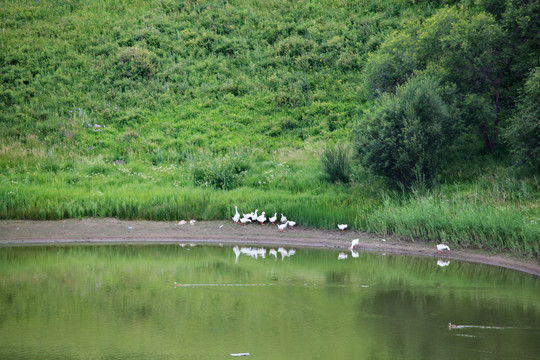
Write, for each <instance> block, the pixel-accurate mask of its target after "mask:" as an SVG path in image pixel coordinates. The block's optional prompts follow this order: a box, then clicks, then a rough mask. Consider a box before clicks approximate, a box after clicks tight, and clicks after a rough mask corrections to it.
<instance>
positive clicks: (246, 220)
mask: <svg viewBox="0 0 540 360" xmlns="http://www.w3.org/2000/svg"><path fill="white" fill-rule="evenodd" d="M248 222H251V219H248V218H246V217H243V218H241V219H240V223H242V225H246V224H247V223H248Z"/></svg>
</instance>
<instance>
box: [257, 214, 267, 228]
mask: <svg viewBox="0 0 540 360" xmlns="http://www.w3.org/2000/svg"><path fill="white" fill-rule="evenodd" d="M265 215H266V213H265V212H264V211H263V212H262V214H261V216H258V217H257V221H258V222H260V223H261V225H263V226H264V222H265V221H266V216H265Z"/></svg>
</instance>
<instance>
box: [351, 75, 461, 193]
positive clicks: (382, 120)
mask: <svg viewBox="0 0 540 360" xmlns="http://www.w3.org/2000/svg"><path fill="white" fill-rule="evenodd" d="M453 128H454V124H453V119H452V117H451V116H450V112H449V109H448V106H447V104H446V103H445V102H444V101H443V99H442V97H441V96H440V95H439V83H438V81H437V80H435V79H434V78H432V77H425V76H417V77H412V78H410V79H409V80H408V81H407V82H406V83H405V84H404V85H401V86H398V87H397V89H396V93H395V94H383V95H382V96H381V97H380V98H379V99H378V101H377V105H376V106H375V109H374V110H373V111H372V112H370V113H369V114H368V115H367V117H366V118H365V119H364V120H363V121H362V122H361V123H360V124H359V125H358V126H357V128H356V129H355V130H354V131H353V133H352V138H353V143H354V144H355V148H356V152H357V153H358V155H359V158H360V160H361V163H362V164H363V166H364V167H366V168H368V169H370V170H371V171H372V172H373V173H375V174H377V175H382V176H385V177H388V178H389V179H391V180H392V181H394V182H396V183H400V184H402V185H404V186H405V187H410V186H411V185H413V184H415V183H418V182H426V183H428V184H429V183H431V182H432V180H433V179H434V177H435V176H436V174H437V172H438V170H439V168H440V167H441V166H442V164H443V162H442V159H443V158H444V154H445V152H446V151H447V150H448V148H449V147H450V146H451V144H452V132H453Z"/></svg>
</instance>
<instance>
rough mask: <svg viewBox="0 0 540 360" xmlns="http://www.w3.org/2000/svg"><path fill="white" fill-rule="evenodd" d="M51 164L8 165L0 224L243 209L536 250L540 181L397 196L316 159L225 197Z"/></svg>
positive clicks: (178, 175)
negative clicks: (335, 180) (342, 176)
mask: <svg viewBox="0 0 540 360" xmlns="http://www.w3.org/2000/svg"><path fill="white" fill-rule="evenodd" d="M54 164H55V165H54V166H52V167H51V166H49V165H47V166H46V167H45V168H44V167H43V166H44V165H41V164H39V165H38V163H36V165H35V167H34V168H33V169H32V168H28V167H17V166H15V164H12V165H13V166H14V167H9V169H8V168H7V166H6V167H5V168H4V172H3V173H2V175H1V176H0V218H2V219H36V220H53V219H63V218H80V217H117V218H124V219H148V220H180V219H187V218H195V219H200V220H218V219H219V220H222V219H228V218H230V216H232V214H233V213H234V205H237V206H238V207H239V210H240V211H241V212H244V213H248V212H251V211H253V210H254V209H259V210H260V211H266V213H267V214H273V213H274V212H277V213H284V214H286V215H287V217H288V218H290V219H292V220H295V221H296V222H297V223H298V224H299V225H300V226H304V227H318V228H325V229H336V226H337V224H338V223H347V224H349V226H350V228H352V229H357V230H363V231H368V232H374V233H379V234H382V235H383V234H393V235H397V236H402V237H404V238H409V239H416V240H421V241H433V242H445V243H447V244H449V245H451V246H456V247H462V248H482V249H493V250H497V251H505V252H509V253H512V254H515V255H519V256H526V257H532V258H538V255H539V253H540V242H539V241H538V239H540V226H539V221H540V216H539V213H538V210H537V207H536V206H535V204H537V194H538V184H534V183H528V182H526V181H517V180H510V179H508V178H506V177H502V176H500V177H496V176H486V177H483V178H480V179H479V181H477V182H475V183H473V184H466V183H464V184H453V185H443V184H441V185H439V186H438V187H434V188H433V189H431V190H426V189H422V190H418V191H416V192H413V193H401V192H396V191H392V190H387V189H386V188H385V187H384V186H383V185H381V184H379V185H372V186H371V187H370V186H368V184H367V183H366V182H362V181H361V180H360V181H359V182H357V183H354V184H352V185H349V186H346V185H332V184H329V183H328V182H327V181H326V180H325V178H324V175H323V172H322V170H321V169H320V168H318V167H317V162H316V161H315V160H314V161H312V162H311V163H309V162H308V163H306V162H305V161H302V162H299V163H296V162H294V161H293V162H291V163H288V162H279V163H275V162H274V161H272V160H268V161H266V162H261V163H259V164H257V163H254V164H253V166H251V167H250V168H249V170H247V174H246V180H245V184H244V185H242V186H239V187H237V188H234V189H230V190H220V189H215V188H213V187H201V186H196V185H194V183H193V182H192V179H191V173H190V170H189V164H184V165H174V164H171V165H169V166H165V165H160V166H152V165H151V164H147V163H131V164H128V165H119V166H114V165H111V164H107V163H104V162H99V161H98V162H96V161H89V162H85V163H81V162H75V163H70V162H69V161H67V162H59V163H54ZM256 179H260V180H258V181H257V180H256Z"/></svg>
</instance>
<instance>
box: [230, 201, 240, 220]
mask: <svg viewBox="0 0 540 360" xmlns="http://www.w3.org/2000/svg"><path fill="white" fill-rule="evenodd" d="M234 211H235V214H234V216H233V218H232V219H233V221H234V223H235V224H238V223H239V222H240V214H239V213H238V206H236V205H234Z"/></svg>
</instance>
